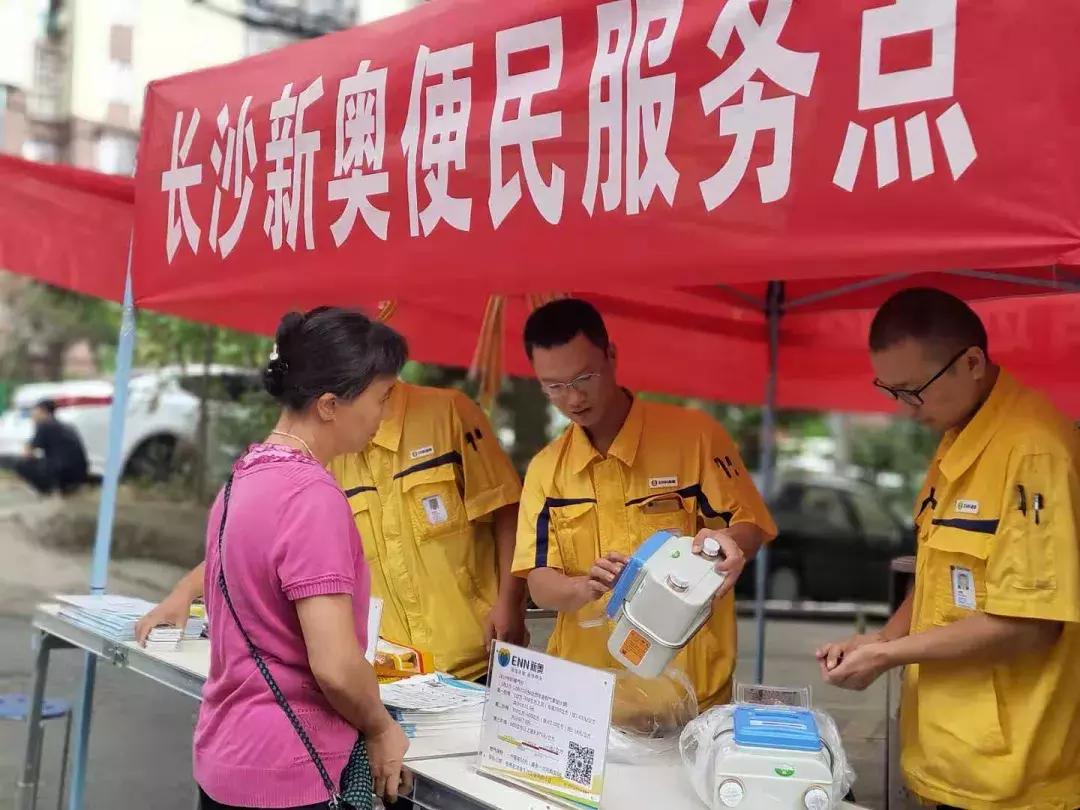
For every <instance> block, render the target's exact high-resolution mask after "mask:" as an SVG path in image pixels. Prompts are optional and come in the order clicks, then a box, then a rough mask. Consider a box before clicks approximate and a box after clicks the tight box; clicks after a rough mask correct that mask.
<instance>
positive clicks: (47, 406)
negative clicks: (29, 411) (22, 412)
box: [34, 399, 56, 416]
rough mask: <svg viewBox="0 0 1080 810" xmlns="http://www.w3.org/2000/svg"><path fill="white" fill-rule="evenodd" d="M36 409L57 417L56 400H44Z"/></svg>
mask: <svg viewBox="0 0 1080 810" xmlns="http://www.w3.org/2000/svg"><path fill="white" fill-rule="evenodd" d="M34 407H35V408H39V409H40V410H43V411H45V413H47V414H48V415H49V416H56V400H53V399H43V400H41V401H40V402H39V403H38V404H37V405H35V406H34Z"/></svg>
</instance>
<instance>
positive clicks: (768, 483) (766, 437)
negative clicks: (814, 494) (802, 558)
mask: <svg viewBox="0 0 1080 810" xmlns="http://www.w3.org/2000/svg"><path fill="white" fill-rule="evenodd" d="M783 297H784V283H783V282H782V281H770V282H769V289H768V293H767V300H766V304H765V318H766V322H767V325H768V330H769V363H768V373H767V376H766V381H765V407H764V409H763V410H762V412H761V494H762V497H764V498H765V499H766V500H770V499H771V498H772V495H773V488H774V487H773V484H774V481H775V477H776V375H777V365H778V358H779V353H780V315H781V314H782V313H781V306H782V304H783ZM754 576H755V580H754V621H755V622H756V623H757V658H756V660H755V662H754V680H755V682H756V683H764V682H765V595H766V589H767V585H768V576H769V551H768V548H767V547H766V546H762V547H761V550H760V551H758V554H757V563H756V565H755V566H754Z"/></svg>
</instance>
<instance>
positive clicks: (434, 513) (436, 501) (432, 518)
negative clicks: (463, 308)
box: [420, 495, 450, 526]
mask: <svg viewBox="0 0 1080 810" xmlns="http://www.w3.org/2000/svg"><path fill="white" fill-rule="evenodd" d="M420 503H421V504H423V506H424V513H425V514H426V515H427V519H428V523H430V524H431V525H432V526H441V525H442V524H443V523H446V521H448V520H449V519H450V516H449V515H448V514H447V513H446V504H445V503H443V499H442V498H441V497H439V496H438V495H430V496H428V497H427V498H424V499H423V500H422V501H421V502H420Z"/></svg>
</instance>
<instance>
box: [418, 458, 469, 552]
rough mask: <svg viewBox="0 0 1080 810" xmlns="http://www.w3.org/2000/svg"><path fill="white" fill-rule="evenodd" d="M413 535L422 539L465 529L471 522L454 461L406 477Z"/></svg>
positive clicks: (435, 537) (435, 538) (422, 540)
mask: <svg viewBox="0 0 1080 810" xmlns="http://www.w3.org/2000/svg"><path fill="white" fill-rule="evenodd" d="M402 494H403V497H404V500H405V502H406V505H407V508H408V512H409V520H410V521H412V528H413V537H415V538H416V541H417V542H418V543H423V542H426V541H428V540H437V539H439V538H442V537H446V536H449V535H454V534H457V533H459V532H461V531H462V530H463V529H464V528H465V526H466V523H467V520H468V519H467V516H466V514H465V504H464V503H462V500H461V490H460V489H459V488H458V482H457V474H456V472H455V470H454V467H453V465H452V464H444V465H442V466H439V467H432V468H431V469H429V470H421V471H419V472H414V473H410V474H409V475H407V476H406V477H405V478H404V480H403V481H402Z"/></svg>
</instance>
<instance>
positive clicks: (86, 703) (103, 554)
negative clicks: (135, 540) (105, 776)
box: [68, 243, 135, 810]
mask: <svg viewBox="0 0 1080 810" xmlns="http://www.w3.org/2000/svg"><path fill="white" fill-rule="evenodd" d="M131 250H132V248H131V244H130V243H129V245H128V264H127V274H126V277H125V279H124V304H123V313H122V315H121V318H120V336H119V341H118V343H117V347H116V379H115V382H114V383H113V399H112V409H111V410H110V412H109V444H108V451H107V454H106V457H105V477H104V478H103V479H102V486H101V501H100V503H99V505H98V521H97V533H96V535H95V537H94V552H93V558H92V560H91V563H90V593H92V594H100V593H104V592H105V583H106V581H107V579H108V575H109V552H110V551H111V546H112V534H113V521H114V518H115V516H116V493H117V489H118V488H119V484H120V475H121V473H122V472H123V470H122V469H121V465H122V463H123V448H124V420H125V417H126V416H127V401H128V386H129V384H130V382H131V363H132V358H133V356H134V353H135V299H134V295H133V293H132V287H131ZM96 674H97V657H96V656H95V655H93V654H92V653H87V654H86V659H85V662H84V665H83V682H82V692H81V697H80V699H79V704H78V707H77V709H76V714H75V735H74V737H75V750H74V756H72V758H71V763H72V764H71V791H70V793H69V794H68V810H82V805H83V796H84V792H85V788H86V759H87V753H88V745H89V742H90V715H91V713H92V712H93V708H94V681H95V676H96Z"/></svg>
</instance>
